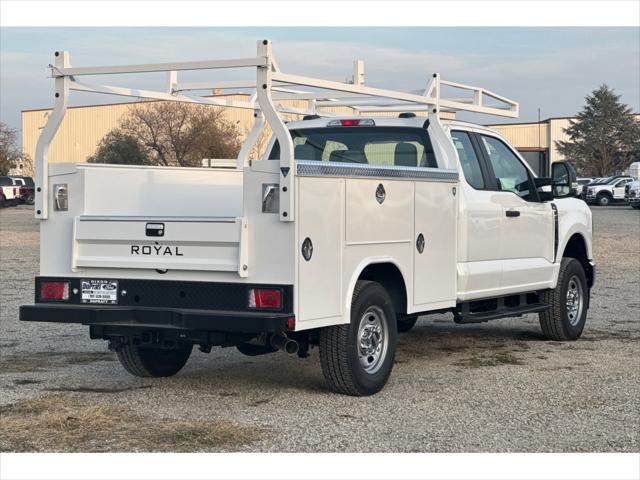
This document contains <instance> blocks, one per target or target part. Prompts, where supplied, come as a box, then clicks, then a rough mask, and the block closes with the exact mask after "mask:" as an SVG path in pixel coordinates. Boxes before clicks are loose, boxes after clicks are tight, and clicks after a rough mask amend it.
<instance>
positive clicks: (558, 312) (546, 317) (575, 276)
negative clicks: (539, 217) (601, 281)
mask: <svg viewBox="0 0 640 480" xmlns="http://www.w3.org/2000/svg"><path fill="white" fill-rule="evenodd" d="M572 282H573V283H572ZM574 283H575V285H576V287H578V288H579V289H580V295H581V297H582V304H581V309H580V310H579V312H578V313H574V314H573V317H572V316H571V315H570V313H569V308H568V306H567V303H568V293H567V292H568V290H569V289H570V285H573V284H574ZM541 300H542V301H543V302H544V303H548V304H549V305H550V306H551V308H550V309H549V310H547V311H545V312H540V314H539V315H540V326H541V327H542V333H543V334H544V336H545V337H547V338H548V339H549V340H558V341H568V340H577V339H578V338H580V336H581V335H582V331H583V330H584V325H585V323H586V319H587V307H588V305H589V288H588V287H587V278H586V275H585V274H584V269H583V268H582V264H581V263H580V262H579V261H578V260H576V259H575V258H570V257H564V258H563V259H562V263H561V264H560V273H559V275H558V284H557V286H556V288H554V289H553V290H546V291H545V292H543V294H542V298H541Z"/></svg>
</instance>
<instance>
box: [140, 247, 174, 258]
mask: <svg viewBox="0 0 640 480" xmlns="http://www.w3.org/2000/svg"><path fill="white" fill-rule="evenodd" d="M131 255H155V256H158V257H162V256H166V255H169V256H175V257H183V256H184V254H183V253H182V252H181V251H180V247H170V246H163V245H131Z"/></svg>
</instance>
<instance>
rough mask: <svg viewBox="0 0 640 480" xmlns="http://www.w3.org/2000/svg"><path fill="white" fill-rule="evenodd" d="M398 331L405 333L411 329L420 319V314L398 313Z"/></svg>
mask: <svg viewBox="0 0 640 480" xmlns="http://www.w3.org/2000/svg"><path fill="white" fill-rule="evenodd" d="M397 317H398V332H400V333H404V332H408V331H409V330H411V329H412V328H413V327H414V326H415V325H416V322H417V321H418V315H397Z"/></svg>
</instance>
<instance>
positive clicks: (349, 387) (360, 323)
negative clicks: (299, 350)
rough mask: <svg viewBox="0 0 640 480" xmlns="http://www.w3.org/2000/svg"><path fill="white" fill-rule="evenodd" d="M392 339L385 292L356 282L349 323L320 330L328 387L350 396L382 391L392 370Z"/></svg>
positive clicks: (390, 308)
mask: <svg viewBox="0 0 640 480" xmlns="http://www.w3.org/2000/svg"><path fill="white" fill-rule="evenodd" d="M396 337H397V327H396V315H395V310H394V308H393V304H392V302H391V298H390V297H389V294H388V293H387V291H386V290H385V289H384V288H383V287H382V285H380V284H379V283H376V282H370V281H359V282H357V283H356V288H355V290H354V292H353V299H352V302H351V322H350V323H349V324H346V325H334V326H331V327H325V328H322V329H320V364H321V366H322V373H323V374H324V378H325V379H326V381H327V383H328V384H329V387H330V388H331V389H332V390H334V391H336V392H339V393H344V394H346V395H353V396H364V395H373V394H374V393H377V392H379V391H380V390H382V388H383V387H384V385H385V384H386V383H387V380H388V378H389V375H390V374H391V369H392V368H393V359H394V356H395V352H396Z"/></svg>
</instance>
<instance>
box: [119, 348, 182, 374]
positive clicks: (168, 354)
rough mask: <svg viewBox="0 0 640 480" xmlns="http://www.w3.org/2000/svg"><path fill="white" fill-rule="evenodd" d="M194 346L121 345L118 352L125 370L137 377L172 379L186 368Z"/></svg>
mask: <svg viewBox="0 0 640 480" xmlns="http://www.w3.org/2000/svg"><path fill="white" fill-rule="evenodd" d="M192 349H193V345H187V344H185V345H181V346H179V347H177V348H154V347H140V346H136V345H131V344H126V345H121V346H120V347H118V349H117V350H116V353H117V354H118V360H120V363H121V364H122V366H123V367H124V369H125V370H126V371H127V372H129V373H130V374H131V375H135V376H136V377H171V376H173V375H175V374H176V373H178V372H179V371H180V370H182V367H184V366H185V364H186V363H187V360H189V356H190V355H191V350H192Z"/></svg>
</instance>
